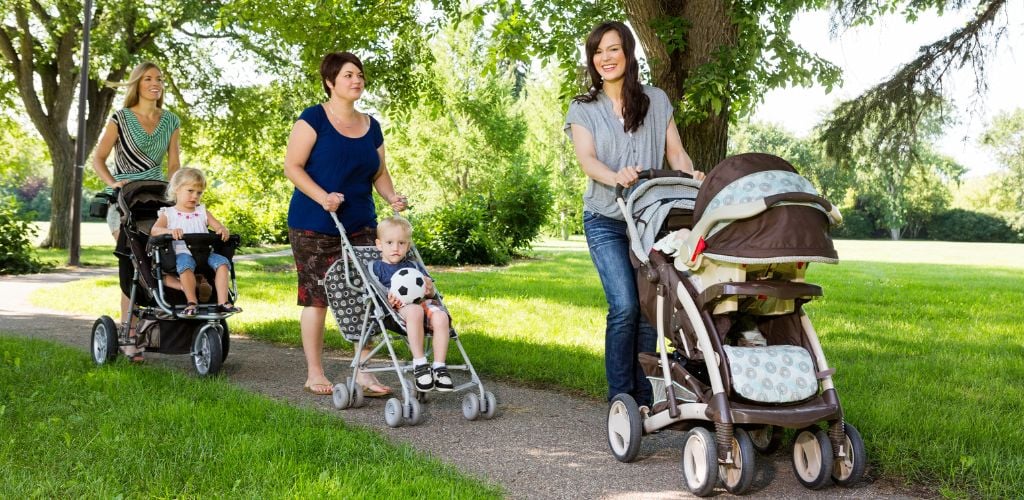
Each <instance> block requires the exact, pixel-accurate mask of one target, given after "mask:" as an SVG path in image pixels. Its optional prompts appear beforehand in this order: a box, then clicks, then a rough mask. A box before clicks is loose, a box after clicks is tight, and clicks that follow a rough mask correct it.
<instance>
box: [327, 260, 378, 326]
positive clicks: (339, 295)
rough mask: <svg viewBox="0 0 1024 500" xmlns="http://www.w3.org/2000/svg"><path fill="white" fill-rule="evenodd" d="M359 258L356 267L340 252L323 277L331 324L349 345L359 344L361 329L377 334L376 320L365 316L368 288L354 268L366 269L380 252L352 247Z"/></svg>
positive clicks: (369, 310) (367, 308) (366, 314)
mask: <svg viewBox="0 0 1024 500" xmlns="http://www.w3.org/2000/svg"><path fill="white" fill-rule="evenodd" d="M352 250H353V251H354V253H355V254H356V258H358V259H359V264H357V263H355V262H353V261H352V259H351V258H350V257H349V254H348V253H347V252H342V258H340V259H338V260H336V261H335V262H334V264H331V267H330V268H328V269H327V274H326V275H325V276H324V286H325V287H326V289H327V304H328V306H330V309H331V313H332V314H334V319H335V322H336V323H337V324H338V328H339V329H340V330H341V335H342V336H343V337H345V339H346V340H348V341H350V342H359V338H360V337H361V336H362V331H363V328H364V327H365V328H373V329H374V332H373V334H372V335H377V334H378V333H380V332H379V328H377V323H376V321H371V318H370V317H369V314H370V312H371V311H372V310H373V309H372V308H371V307H369V302H370V301H371V300H372V299H371V298H370V295H369V292H368V291H367V290H369V288H367V287H364V286H363V278H362V276H361V275H360V273H359V271H358V270H357V269H356V267H355V266H356V265H362V266H363V269H368V268H370V267H371V266H370V263H371V262H373V261H375V260H380V250H378V249H377V248H376V247H355V246H354V247H352Z"/></svg>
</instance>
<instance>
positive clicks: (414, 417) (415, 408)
mask: <svg viewBox="0 0 1024 500" xmlns="http://www.w3.org/2000/svg"><path fill="white" fill-rule="evenodd" d="M422 421H423V407H422V406H420V402H419V401H416V398H412V399H410V400H409V418H407V419H406V422H407V423H408V424H409V425H419V424H420V422H422Z"/></svg>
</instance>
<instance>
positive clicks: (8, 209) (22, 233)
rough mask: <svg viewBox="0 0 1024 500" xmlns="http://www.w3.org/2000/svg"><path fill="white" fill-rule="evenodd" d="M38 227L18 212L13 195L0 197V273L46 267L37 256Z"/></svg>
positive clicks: (19, 272)
mask: <svg viewBox="0 0 1024 500" xmlns="http://www.w3.org/2000/svg"><path fill="white" fill-rule="evenodd" d="M35 234H36V229H35V227H33V226H32V225H31V224H29V222H28V221H27V220H25V219H24V218H23V217H22V216H20V215H19V214H18V202H17V200H16V199H15V198H14V197H13V196H4V197H0V274H23V273H34V272H38V271H39V270H40V269H42V268H43V267H44V265H43V263H42V262H40V261H39V259H37V258H36V256H35V250H34V249H33V248H32V237H34V236H35Z"/></svg>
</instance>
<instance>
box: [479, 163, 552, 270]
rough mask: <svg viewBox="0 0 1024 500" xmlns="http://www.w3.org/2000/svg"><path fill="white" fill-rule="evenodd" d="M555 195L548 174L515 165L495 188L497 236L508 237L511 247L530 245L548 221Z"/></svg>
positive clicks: (518, 247)
mask: <svg viewBox="0 0 1024 500" xmlns="http://www.w3.org/2000/svg"><path fill="white" fill-rule="evenodd" d="M553 199H554V197H553V196H552V194H551V183H550V182H549V181H548V178H547V175H545V174H541V173H531V172H530V171H529V170H527V169H526V168H524V167H522V166H519V165H516V166H513V167H512V168H510V169H509V170H508V171H507V172H505V175H504V176H503V177H502V179H501V181H500V182H499V183H498V185H497V186H495V188H494V198H493V203H492V208H493V214H494V223H495V224H496V229H497V230H498V233H499V235H500V236H502V237H504V238H507V239H508V240H509V244H510V245H511V246H510V250H511V251H512V252H518V251H521V250H524V249H527V248H529V247H530V242H532V241H533V240H534V238H536V237H537V234H539V233H540V229H541V226H543V225H544V223H545V222H546V221H547V218H548V214H549V213H550V212H551V204H552V201H553Z"/></svg>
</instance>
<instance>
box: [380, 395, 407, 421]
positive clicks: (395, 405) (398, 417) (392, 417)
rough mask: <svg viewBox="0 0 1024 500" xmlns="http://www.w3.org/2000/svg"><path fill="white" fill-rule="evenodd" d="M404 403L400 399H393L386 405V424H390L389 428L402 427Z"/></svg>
mask: <svg viewBox="0 0 1024 500" xmlns="http://www.w3.org/2000/svg"><path fill="white" fill-rule="evenodd" d="M403 420H404V419H403V418H402V402H401V401H399V400H398V398H391V399H389V400H388V402H387V403H386V404H385V405H384V423H385V424H388V427H401V426H402V421H403Z"/></svg>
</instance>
